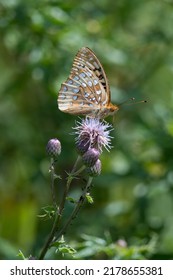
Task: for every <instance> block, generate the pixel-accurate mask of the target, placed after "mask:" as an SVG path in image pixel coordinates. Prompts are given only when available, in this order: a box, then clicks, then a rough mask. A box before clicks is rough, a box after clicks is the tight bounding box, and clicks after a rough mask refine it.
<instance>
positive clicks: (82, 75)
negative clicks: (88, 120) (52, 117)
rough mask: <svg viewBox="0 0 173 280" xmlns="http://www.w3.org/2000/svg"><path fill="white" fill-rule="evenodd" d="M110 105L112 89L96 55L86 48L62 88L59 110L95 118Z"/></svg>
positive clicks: (80, 51)
mask: <svg viewBox="0 0 173 280" xmlns="http://www.w3.org/2000/svg"><path fill="white" fill-rule="evenodd" d="M109 103H110V89H109V85H108V81H107V78H106V75H105V72H104V70H103V67H102V66H101V63H100V62H99V60H98V59H97V57H96V55H95V54H94V53H93V52H92V51H91V50H90V49H89V48H86V47H84V48H82V49H80V50H79V52H78V53H77V55H76V56H75V59H74V61H73V65H72V70H71V73H70V76H69V77H68V79H67V80H66V81H65V82H64V83H63V84H62V86H61V89H60V91H59V96H58V106H59V109H60V110H61V111H63V112H67V113H70V114H75V115H80V114H81V115H88V116H93V117H94V116H96V115H99V111H100V110H101V108H102V107H105V106H108V104H109Z"/></svg>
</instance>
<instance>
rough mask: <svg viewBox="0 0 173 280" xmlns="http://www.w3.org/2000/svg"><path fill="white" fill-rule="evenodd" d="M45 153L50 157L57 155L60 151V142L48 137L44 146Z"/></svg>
mask: <svg viewBox="0 0 173 280" xmlns="http://www.w3.org/2000/svg"><path fill="white" fill-rule="evenodd" d="M46 151H47V154H48V155H49V156H51V157H57V156H58V155H60V153H61V143H60V141H59V140H58V139H56V138H54V139H50V140H49V141H48V143H47V146H46Z"/></svg>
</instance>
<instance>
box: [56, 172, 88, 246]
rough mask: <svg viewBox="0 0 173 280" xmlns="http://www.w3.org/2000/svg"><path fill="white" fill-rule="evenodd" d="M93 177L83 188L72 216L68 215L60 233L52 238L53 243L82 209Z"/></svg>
mask: <svg viewBox="0 0 173 280" xmlns="http://www.w3.org/2000/svg"><path fill="white" fill-rule="evenodd" d="M92 180H93V177H89V178H88V182H87V185H86V187H85V189H84V190H83V193H82V195H81V196H80V198H79V200H78V202H77V204H76V207H75V208H74V209H73V212H72V214H71V215H70V217H69V219H68V220H67V222H66V223H65V225H64V227H63V228H62V229H61V231H60V232H59V233H58V234H57V235H56V237H55V238H54V240H53V242H55V241H56V240H58V239H59V238H60V237H61V236H62V235H63V234H64V233H65V232H66V230H67V228H68V227H69V225H70V224H71V222H72V221H73V219H74V218H75V217H76V215H77V214H78V212H79V210H80V208H81V207H82V205H83V203H84V201H85V197H86V194H87V192H88V189H89V187H90V185H91V183H92Z"/></svg>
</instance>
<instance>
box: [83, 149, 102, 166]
mask: <svg viewBox="0 0 173 280" xmlns="http://www.w3.org/2000/svg"><path fill="white" fill-rule="evenodd" d="M99 155H100V153H99V151H98V150H97V149H95V148H89V149H88V151H87V152H86V153H85V154H84V155H83V156H82V160H83V162H84V164H85V165H86V166H88V167H91V166H93V165H94V164H95V163H96V161H97V160H98V158H99Z"/></svg>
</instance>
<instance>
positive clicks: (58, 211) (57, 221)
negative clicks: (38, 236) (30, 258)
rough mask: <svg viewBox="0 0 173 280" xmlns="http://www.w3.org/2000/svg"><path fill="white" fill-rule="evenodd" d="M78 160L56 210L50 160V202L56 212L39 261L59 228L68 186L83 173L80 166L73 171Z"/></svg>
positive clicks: (52, 167) (52, 169) (52, 170)
mask: <svg viewBox="0 0 173 280" xmlns="http://www.w3.org/2000/svg"><path fill="white" fill-rule="evenodd" d="M79 159H80V157H78V158H77V160H76V162H75V164H74V166H73V169H72V172H71V175H70V176H69V177H68V180H67V184H66V187H65V190H64V194H63V197H62V201H61V203H60V207H59V208H58V207H57V204H56V198H55V191H54V190H55V186H54V181H55V173H54V170H55V168H54V161H53V159H51V169H50V172H51V191H52V200H53V204H54V207H55V209H56V212H55V220H54V223H53V226H52V229H51V232H50V234H49V236H48V238H47V240H46V242H45V244H44V246H43V249H42V251H41V253H40V256H39V260H43V259H44V257H45V255H46V253H47V250H48V249H49V247H50V244H51V242H52V240H53V238H54V236H55V233H56V231H57V230H58V227H59V224H60V220H61V216H62V212H63V210H64V205H65V201H66V197H67V194H68V191H69V188H70V184H71V182H72V180H73V178H74V176H76V175H78V174H79V173H80V172H82V171H83V169H84V168H85V167H84V166H82V167H81V168H80V169H79V170H78V171H76V172H75V169H76V167H77V164H78V162H79Z"/></svg>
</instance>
